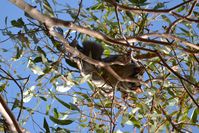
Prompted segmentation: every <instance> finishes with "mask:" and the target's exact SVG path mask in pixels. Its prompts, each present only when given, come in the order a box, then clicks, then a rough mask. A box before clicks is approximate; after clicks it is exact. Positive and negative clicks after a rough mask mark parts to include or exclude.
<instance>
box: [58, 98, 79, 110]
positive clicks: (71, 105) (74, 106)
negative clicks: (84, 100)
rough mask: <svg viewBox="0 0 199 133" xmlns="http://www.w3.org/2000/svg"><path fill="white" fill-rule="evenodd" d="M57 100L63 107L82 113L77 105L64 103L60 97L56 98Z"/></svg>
mask: <svg viewBox="0 0 199 133" xmlns="http://www.w3.org/2000/svg"><path fill="white" fill-rule="evenodd" d="M55 99H56V100H57V101H58V102H60V103H61V104H62V105H64V106H65V107H66V108H68V109H70V110H77V111H80V110H79V108H78V107H77V106H76V105H75V104H72V103H70V104H68V103H66V102H64V101H62V100H61V99H59V98H58V97H56V96H55Z"/></svg>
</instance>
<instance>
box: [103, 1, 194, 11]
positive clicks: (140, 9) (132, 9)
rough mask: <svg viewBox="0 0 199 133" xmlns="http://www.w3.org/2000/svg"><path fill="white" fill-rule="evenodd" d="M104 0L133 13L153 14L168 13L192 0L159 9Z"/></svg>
mask: <svg viewBox="0 0 199 133" xmlns="http://www.w3.org/2000/svg"><path fill="white" fill-rule="evenodd" d="M105 1H106V2H108V3H110V4H112V5H113V6H117V7H118V9H120V10H124V11H130V12H133V13H154V14H161V13H170V11H172V10H175V9H177V8H178V7H180V6H183V5H185V4H187V3H189V2H191V1H193V0H188V1H185V2H183V3H181V4H178V5H176V6H174V7H172V8H169V9H160V10H155V9H143V8H135V7H128V6H125V5H121V4H118V3H117V2H116V1H115V0H105Z"/></svg>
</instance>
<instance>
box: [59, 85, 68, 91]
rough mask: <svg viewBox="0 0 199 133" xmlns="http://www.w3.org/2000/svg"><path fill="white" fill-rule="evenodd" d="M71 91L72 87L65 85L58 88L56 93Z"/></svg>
mask: <svg viewBox="0 0 199 133" xmlns="http://www.w3.org/2000/svg"><path fill="white" fill-rule="evenodd" d="M70 89H71V86H65V85H58V86H56V91H58V92H67V91H69V90H70Z"/></svg>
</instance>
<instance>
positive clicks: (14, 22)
mask: <svg viewBox="0 0 199 133" xmlns="http://www.w3.org/2000/svg"><path fill="white" fill-rule="evenodd" d="M11 24H12V25H13V26H14V27H18V28H22V27H23V26H24V22H23V20H22V18H19V19H18V20H17V21H16V20H12V21H11Z"/></svg>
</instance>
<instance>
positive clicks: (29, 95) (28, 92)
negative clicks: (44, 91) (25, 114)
mask: <svg viewBox="0 0 199 133" xmlns="http://www.w3.org/2000/svg"><path fill="white" fill-rule="evenodd" d="M35 88H36V86H31V87H30V88H29V89H27V90H26V91H25V92H24V93H23V102H24V103H27V102H29V101H30V100H31V99H32V97H33V96H34V90H35Z"/></svg>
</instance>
